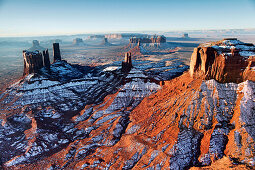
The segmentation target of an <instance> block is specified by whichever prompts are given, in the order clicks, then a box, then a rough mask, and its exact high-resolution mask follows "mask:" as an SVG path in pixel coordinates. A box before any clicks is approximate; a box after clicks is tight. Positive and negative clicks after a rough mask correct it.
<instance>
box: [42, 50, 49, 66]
mask: <svg viewBox="0 0 255 170" xmlns="http://www.w3.org/2000/svg"><path fill="white" fill-rule="evenodd" d="M43 63H44V66H45V67H46V68H50V57H49V52H48V49H46V50H44V51H43Z"/></svg>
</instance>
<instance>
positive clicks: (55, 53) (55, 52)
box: [53, 43, 61, 62]
mask: <svg viewBox="0 0 255 170" xmlns="http://www.w3.org/2000/svg"><path fill="white" fill-rule="evenodd" d="M53 58H54V62H56V61H61V55H60V49H59V43H53Z"/></svg>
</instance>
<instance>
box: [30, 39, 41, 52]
mask: <svg viewBox="0 0 255 170" xmlns="http://www.w3.org/2000/svg"><path fill="white" fill-rule="evenodd" d="M36 50H38V51H43V50H45V48H44V47H42V46H40V44H39V41H38V40H33V41H32V47H31V48H29V49H28V51H36Z"/></svg>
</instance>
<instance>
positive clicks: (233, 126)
mask: <svg viewBox="0 0 255 170" xmlns="http://www.w3.org/2000/svg"><path fill="white" fill-rule="evenodd" d="M137 48H140V47H139V46H138V47H137ZM139 50H141V49H139ZM56 52H57V55H56V56H58V58H57V59H56V60H55V61H54V62H53V63H52V64H50V66H48V67H42V68H39V69H36V70H37V71H36V73H27V74H25V75H24V77H23V78H22V79H20V80H19V81H18V82H17V83H15V84H13V85H11V86H10V87H9V88H7V89H6V90H5V92H4V93H3V94H1V96H0V122H1V123H0V163H1V168H2V169H52V170H53V169H148V170H150V169H180V170H182V169H217V168H221V169H231V168H233V169H254V167H255V148H254V147H255V146H254V144H255V143H254V139H255V82H254V81H255V80H254V72H255V69H254V57H255V47H254V45H253V44H247V43H243V42H241V41H239V40H237V39H224V40H222V41H219V42H212V43H207V44H201V45H200V46H199V47H197V48H195V49H194V53H193V54H192V56H191V62H190V70H189V71H185V70H187V67H180V66H179V65H181V63H180V62H179V61H178V60H177V61H176V62H175V63H173V64H172V65H171V66H169V68H168V69H169V70H170V71H169V70H168V71H165V70H164V71H162V73H158V74H157V76H155V75H156V73H153V72H152V71H151V69H152V68H159V67H160V63H159V66H152V65H151V64H150V63H141V64H140V65H138V64H137V63H139V62H140V61H136V60H132V61H131V54H130V53H128V54H127V55H126V58H125V61H124V62H122V68H120V67H114V69H113V67H107V68H105V67H103V66H100V67H99V66H98V67H89V66H80V65H74V64H69V63H67V62H66V61H64V60H61V57H60V53H59V51H56ZM38 53H39V52H38ZM38 53H36V55H38ZM29 54H30V53H29ZM41 57H42V56H41ZM54 59H55V58H54ZM123 67H125V68H123ZM126 67H128V68H126ZM148 69H149V70H148ZM163 72H165V74H170V73H171V76H169V77H168V78H166V77H167V76H163V75H164V74H163ZM180 74H182V75H180ZM179 75H180V76H179ZM176 76H179V77H176ZM170 79H171V80H170Z"/></svg>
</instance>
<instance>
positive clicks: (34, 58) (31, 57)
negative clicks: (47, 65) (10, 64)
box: [23, 50, 43, 75]
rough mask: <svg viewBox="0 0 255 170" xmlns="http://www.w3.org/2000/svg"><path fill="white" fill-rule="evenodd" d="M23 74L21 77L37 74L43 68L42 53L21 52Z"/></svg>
mask: <svg viewBox="0 0 255 170" xmlns="http://www.w3.org/2000/svg"><path fill="white" fill-rule="evenodd" d="M23 58H24V72H23V75H27V74H31V73H38V72H39V70H40V69H41V68H42V67H43V58H42V53H40V52H39V51H26V50H24V51H23Z"/></svg>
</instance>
